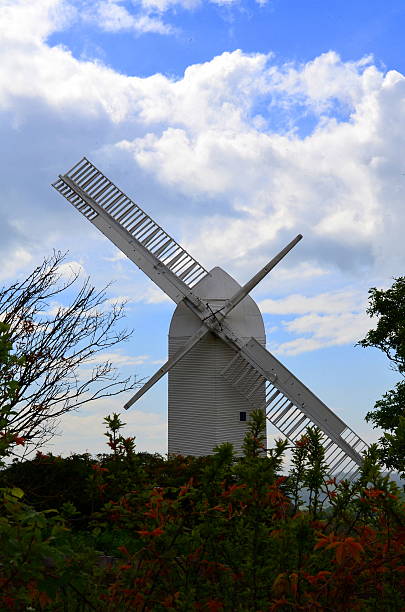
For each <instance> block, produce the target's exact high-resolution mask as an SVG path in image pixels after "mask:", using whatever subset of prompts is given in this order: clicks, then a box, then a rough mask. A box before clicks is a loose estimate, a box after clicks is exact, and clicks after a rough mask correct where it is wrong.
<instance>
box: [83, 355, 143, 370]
mask: <svg viewBox="0 0 405 612" xmlns="http://www.w3.org/2000/svg"><path fill="white" fill-rule="evenodd" d="M102 361H110V362H111V363H112V365H113V366H114V367H117V368H122V367H124V366H125V367H127V366H137V365H142V364H144V363H155V362H154V361H153V362H151V361H150V356H149V355H123V354H122V353H119V352H110V353H97V354H96V355H94V356H93V357H90V358H89V359H87V360H86V365H88V364H96V363H100V362H102Z"/></svg>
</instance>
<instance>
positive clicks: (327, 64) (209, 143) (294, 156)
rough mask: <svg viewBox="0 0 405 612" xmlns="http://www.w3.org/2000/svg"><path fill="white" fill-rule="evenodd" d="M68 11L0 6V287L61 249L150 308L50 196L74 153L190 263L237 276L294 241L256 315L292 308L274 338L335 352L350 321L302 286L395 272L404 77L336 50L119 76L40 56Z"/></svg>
mask: <svg viewBox="0 0 405 612" xmlns="http://www.w3.org/2000/svg"><path fill="white" fill-rule="evenodd" d="M169 4H170V3H169V2H164V1H163V0H162V3H161V4H158V3H155V4H154V5H153V7H154V10H156V11H157V12H159V11H160V12H163V11H166V10H168V8H169ZM192 5H193V3H192V2H190V3H189V4H187V6H186V5H184V6H186V8H187V7H188V8H190V9H191V8H192ZM78 6H79V5H78V3H72V2H67V1H63V0H40V1H38V2H35V3H29V2H26V1H25V0H13V2H11V1H9V0H2V1H1V3H0V9H1V19H0V40H1V42H0V50H1V53H2V70H1V76H0V113H2V115H1V118H2V121H1V122H0V137H1V138H2V142H3V143H4V144H5V146H6V147H7V150H8V151H10V154H9V158H8V159H7V160H6V163H5V165H4V167H3V168H2V170H3V171H4V176H3V177H2V182H1V185H2V187H1V197H2V202H4V203H5V204H4V205H3V207H4V213H3V223H2V226H1V227H0V249H1V250H2V252H3V253H5V252H6V250H7V254H10V255H8V256H9V261H8V264H7V266H8V267H7V266H6V269H5V271H3V272H2V274H8V275H12V274H14V273H16V272H17V271H18V268H19V267H23V266H24V265H26V264H27V263H28V262H29V261H30V258H32V257H33V256H34V254H36V253H38V252H43V250H44V248H48V247H49V246H50V245H52V246H54V245H55V244H61V243H62V244H65V243H66V240H67V236H68V237H69V243H70V245H71V246H72V245H73V247H74V249H75V253H74V258H75V259H76V260H77V261H80V262H83V263H81V265H84V266H85V267H86V270H88V271H89V272H91V273H92V275H95V282H96V281H97V278H98V277H99V278H103V281H102V283H101V284H105V278H106V275H107V277H110V278H111V277H115V278H117V282H118V287H117V293H118V294H121V295H127V296H129V297H130V299H133V297H132V296H134V295H137V296H138V297H137V299H138V300H139V299H141V300H143V301H145V302H147V303H151V304H153V303H157V302H159V301H160V300H163V299H165V297H164V296H163V294H161V293H160V292H159V291H157V290H155V289H152V285H148V286H146V285H145V284H144V281H143V280H141V276H139V275H138V276H136V275H133V270H132V268H130V266H127V265H126V263H127V262H126V261H125V260H124V259H121V257H117V256H116V255H113V257H111V256H110V255H109V254H110V253H111V250H109V248H108V247H106V242H105V240H104V238H103V237H102V236H100V235H99V234H98V233H97V231H96V230H95V229H94V228H92V227H91V225H90V224H89V223H87V221H85V220H84V219H83V218H82V217H81V216H80V215H79V214H78V213H77V212H76V211H73V210H72V209H71V208H70V207H68V206H67V205H66V204H62V202H61V201H60V200H58V201H57V197H58V196H57V195H56V194H55V193H51V192H50V190H49V187H48V185H49V183H50V182H51V181H52V180H54V179H55V178H56V176H57V174H58V173H59V172H61V171H64V170H65V169H67V168H68V167H69V166H70V165H72V164H73V163H74V162H75V161H76V160H77V159H78V158H79V157H80V156H81V155H82V154H83V153H87V155H88V156H89V157H90V158H94V160H95V161H96V163H97V164H98V165H100V167H102V169H103V170H104V171H105V173H106V174H107V175H109V176H110V177H111V178H112V179H113V180H114V182H116V183H117V184H119V185H120V186H122V187H123V188H124V189H125V190H126V191H128V192H129V194H130V195H133V196H134V198H135V199H136V200H137V201H138V200H140V201H141V202H142V204H143V207H144V208H145V209H147V210H148V212H150V213H151V215H152V216H154V217H155V218H156V219H157V220H158V221H159V222H160V223H161V224H162V225H163V226H164V227H165V228H166V229H167V230H168V231H169V233H170V234H172V235H174V237H175V238H176V239H178V240H179V241H180V242H181V243H182V244H183V245H184V246H185V247H186V248H187V249H188V250H189V251H190V252H191V253H192V254H193V255H195V256H196V257H197V258H198V259H199V260H200V261H201V263H202V264H203V265H204V266H206V267H209V266H214V265H221V266H223V267H224V268H225V269H227V270H228V271H229V272H231V273H233V274H235V276H237V277H238V280H241V281H244V280H246V279H247V278H249V277H250V276H252V274H253V273H254V272H256V271H257V269H258V268H259V267H261V266H262V265H263V264H264V263H265V262H266V261H267V260H268V259H269V256H271V255H272V254H273V253H274V252H276V251H277V250H278V249H279V248H280V247H281V246H283V244H285V243H286V242H287V241H288V240H289V239H291V238H292V237H293V236H294V235H295V234H296V233H298V232H302V233H303V234H304V241H302V243H300V245H299V247H297V249H295V250H294V251H293V253H292V254H291V255H289V256H288V258H287V259H286V260H285V261H284V262H283V263H282V264H280V266H279V267H278V269H276V270H275V272H274V274H273V275H272V279H274V284H272V285H271V284H270V281H269V284H267V282H266V284H265V285H264V286H265V287H266V288H267V287H269V288H270V287H272V289H271V290H272V291H274V292H275V295H277V296H279V293H278V291H281V290H282V288H284V289H285V288H286V287H287V286H289V287H290V288H291V287H294V288H293V296H290V297H288V296H287V297H285V298H283V299H284V302H280V301H278V299H275V298H274V297H272V298H271V299H269V298H267V299H264V300H262V304H261V305H262V308H263V309H264V310H265V312H267V311H269V312H270V311H272V309H273V311H274V309H277V308H278V309H279V313H281V310H282V309H287V312H291V313H292V312H293V311H292V310H291V309H292V308H298V310H297V311H296V312H295V313H294V314H297V315H299V317H296V318H295V319H294V321H295V323H292V322H290V323H288V325H287V324H285V326H284V329H285V330H286V332H288V333H291V334H296V335H299V334H301V335H302V337H303V338H304V340H305V342H304V340H303V342H302V344H301V345H300V346H301V347H303V346H305V347H306V349H305V350H308V349H309V348H311V347H312V348H317V346H320V344H319V343H321V342H322V341H324V342H326V343H328V342H329V344H333V343H336V344H339V343H342V342H348V341H349V336H350V334H348V335H346V336H345V335H344V333H343V330H344V328H345V326H346V328H347V329H354V326H355V325H360V318H359V317H360V315H359V312H360V311H359V310H358V309H357V310H356V309H353V303H352V302H351V300H352V298H353V296H352V297H350V296H348V295H346V294H345V292H342V291H341V293H338V292H335V293H334V292H332V293H330V292H329V294H328V293H327V292H326V291H323V292H322V290H319V292H318V295H317V296H316V297H313V296H312V297H311V295H310V294H309V293H306V291H307V289H308V286H309V283H314V282H317V283H318V286H319V285H320V283H321V282H323V281H325V282H326V281H327V282H328V283H330V286H340V285H341V284H342V278H344V277H346V278H345V281H344V282H345V283H346V284H347V282H350V283H355V282H357V281H358V282H359V281H360V280H361V281H362V283H363V284H362V287H363V286H366V285H365V283H366V282H367V286H370V285H371V284H374V283H380V282H386V279H387V278H388V277H391V276H393V275H395V274H399V273H401V271H402V270H403V249H402V236H403V233H404V229H405V228H404V215H403V214H402V210H403V202H402V199H403V196H402V194H403V188H404V175H403V167H402V160H401V159H400V156H398V154H397V152H398V151H399V150H401V149H403V148H404V145H405V135H404V133H403V131H401V130H400V129H398V126H399V125H401V122H403V120H404V118H405V117H404V114H405V110H404V109H405V106H404V104H403V102H404V98H405V78H404V77H403V75H401V74H399V73H398V72H395V71H390V72H388V73H386V74H385V73H384V72H383V71H381V70H380V69H378V68H377V67H376V66H375V65H374V64H373V61H372V58H364V59H359V60H353V61H348V62H344V61H342V60H341V59H340V58H339V56H338V55H337V54H336V53H334V52H329V53H325V54H323V55H321V56H319V57H317V58H314V59H313V60H312V61H311V62H307V63H306V64H302V65H299V64H291V63H288V64H284V65H280V64H277V63H276V62H275V60H274V58H272V56H271V55H265V54H247V53H243V52H242V51H234V52H227V53H223V54H222V55H220V56H218V57H215V58H213V59H212V60H210V61H207V62H205V63H202V64H198V65H194V66H189V67H188V68H187V69H186V71H185V73H184V75H183V76H181V77H168V76H164V75H161V74H155V75H153V76H150V77H147V78H140V77H129V76H126V75H124V74H119V73H117V72H115V71H114V70H112V69H111V68H108V67H107V66H105V65H103V64H102V63H100V62H95V61H89V60H80V59H77V58H75V57H73V55H72V54H71V52H70V51H69V50H68V49H66V48H64V47H62V46H50V45H49V44H48V43H47V39H48V37H49V35H50V34H51V33H52V32H55V31H56V30H58V29H61V28H66V27H67V26H68V25H69V24H70V23H72V22H73V21H74V20H75V19H78V18H79V16H78V14H77V7H78ZM83 6H84V5H83ZM95 6H97V7H98V8H97V10H98V11H99V12H97V11H95V12H94V14H95V15H99V16H100V14H101V13H100V11H101V9H102V10H106V11H107V10H109V11H110V12H111V11H112V12H114V11H115V15H116V21H114V20H108V19H107V21H106V24H107V22H108V23H109V24H110V25H109V27H112V28H114V27H116V29H122V28H124V27H127V26H128V27H130V28H132V27H135V26H134V22H133V21H132V20H133V19H136V18H137V17H136V12H134V9H133V6H134V5H130V3H124V2H117V1H116V2H113V1H110V2H98V3H97V5H95ZM144 6H145V7H146V8H147V6H148V5H147V3H146V2H145V4H144ZM103 7H104V8H103ZM149 7H152V3H149ZM153 7H152V8H153ZM146 8H145V10H146ZM151 10H152V9H151ZM145 14H146V13H145ZM106 15H107V14H106ZM128 15H129V17H128ZM157 18H158V17H157ZM128 19H129V21H126V20H128ZM114 23H115V24H116V25H115V26H114ZM100 24H101V21H100V23H99V25H100ZM125 24H127V25H125ZM100 27H101V26H100ZM106 27H107V25H106ZM275 116H278V117H279V118H280V117H281V118H282V120H283V122H284V123H283V125H284V129H282V130H280V129H276V127H275V123H274V121H273V119H274V117H275ZM303 117H304V120H303ZM308 118H310V119H311V121H310V122H309V123H306V119H308ZM101 261H102V267H101V266H100V265H97V264H96V262H101ZM97 275H98V276H97ZM243 276H245V278H243ZM322 296H323V297H322ZM353 299H354V298H353ZM356 299H357V298H356ZM322 300H323V302H325V304H326V302H327V303H328V306H327V308H328V309H326V310H325V308H326V306H325V305H324V306H322V308H321V306H320V304H321V302H322ZM357 307H358V303H357V302H356V308H357ZM266 309H267V310H266ZM284 312H285V310H284ZM301 315H302V316H301ZM345 316H348V317H352V319H350V320H349V319H347V320H346V321H345V319H344V317H345ZM353 317H354V318H353ZM356 317H357V318H356ZM321 319H322V320H321ZM326 328H328V329H329V332H327V330H326ZM339 329H340V330H341V331H339ZM316 330H318V332H316ZM305 334H307V336H305ZM317 334H318V335H317ZM320 334H321V335H320ZM308 335H309V337H308ZM350 337H351V336H350ZM358 337H359V333H356V338H358ZM322 339H324V340H322ZM293 342H296V339H294V340H293ZM311 343H312V344H311ZM317 343H318V344H317ZM294 346H295V348H294V347H290V350H297V345H294Z"/></svg>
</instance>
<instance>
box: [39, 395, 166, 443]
mask: <svg viewBox="0 0 405 612" xmlns="http://www.w3.org/2000/svg"><path fill="white" fill-rule="evenodd" d="M123 404H124V399H123V398H120V397H119V396H117V397H110V398H103V399H100V400H98V401H97V402H95V403H93V404H92V406H91V408H87V409H86V408H81V409H80V410H77V411H72V412H70V413H68V414H66V415H64V416H63V417H62V419H61V421H60V426H59V429H60V431H61V432H63V433H62V435H61V436H60V437H56V438H54V439H53V440H52V441H51V442H49V443H48V444H46V445H45V446H44V447H43V448H42V449H41V450H42V452H49V451H51V452H57V453H60V454H62V455H69V454H70V453H73V452H74V453H85V452H89V453H91V454H92V455H96V454H97V453H106V452H109V449H108V446H107V444H106V438H105V436H104V432H105V431H106V426H105V425H104V424H103V419H104V417H105V416H106V415H107V414H112V413H113V412H117V413H119V414H120V418H121V420H122V421H123V422H124V423H126V426H125V427H124V429H123V430H122V433H123V435H125V436H135V438H136V439H135V444H136V450H137V451H139V452H140V451H147V452H151V453H153V452H159V453H162V454H164V453H166V452H167V442H166V440H167V418H166V415H163V414H159V413H155V412H150V411H141V410H134V409H131V410H129V411H128V412H127V411H125V410H123V409H122V408H123ZM55 447H56V449H57V451H55V450H54V448H55Z"/></svg>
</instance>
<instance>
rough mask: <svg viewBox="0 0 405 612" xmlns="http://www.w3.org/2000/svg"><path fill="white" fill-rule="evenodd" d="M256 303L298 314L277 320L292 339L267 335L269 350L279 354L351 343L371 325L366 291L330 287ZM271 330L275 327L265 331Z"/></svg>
mask: <svg viewBox="0 0 405 612" xmlns="http://www.w3.org/2000/svg"><path fill="white" fill-rule="evenodd" d="M259 306H260V308H261V310H262V312H264V313H267V314H270V315H281V316H288V315H299V316H295V317H292V318H289V319H287V320H286V319H283V320H281V322H280V324H281V326H282V327H283V329H284V331H285V332H287V334H289V335H290V336H295V337H294V338H293V339H289V340H286V341H283V342H275V341H272V339H271V337H269V346H270V350H271V351H272V352H275V353H277V354H279V355H298V354H300V353H304V352H309V351H314V350H317V349H320V348H326V347H328V346H340V345H344V344H354V343H356V342H357V341H358V340H359V338H361V337H363V336H364V335H365V334H366V332H367V331H368V330H369V329H370V327H372V322H371V321H370V318H369V317H368V316H367V314H366V300H365V295H364V293H363V292H360V291H354V290H343V291H331V292H327V293H321V294H318V295H314V296H310V297H308V296H305V295H302V294H293V295H289V296H286V297H284V298H280V299H266V300H263V301H262V302H260V303H259ZM271 331H277V328H273V330H268V333H269V334H270V332H271Z"/></svg>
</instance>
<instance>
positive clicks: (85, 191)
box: [53, 157, 208, 289]
mask: <svg viewBox="0 0 405 612" xmlns="http://www.w3.org/2000/svg"><path fill="white" fill-rule="evenodd" d="M53 187H55V189H56V190H57V191H59V193H61V194H62V195H63V196H64V197H65V198H66V199H67V200H68V201H69V202H70V203H71V204H73V206H75V208H77V209H78V210H79V211H80V212H81V213H82V214H83V215H84V216H85V217H87V219H89V220H90V221H92V222H93V223H94V224H95V225H98V224H97V222H96V220H97V217H98V216H99V215H103V217H104V218H107V219H110V220H113V221H114V222H115V224H118V225H119V227H120V228H121V230H124V231H125V232H126V233H128V234H130V236H131V239H132V241H134V240H135V241H136V242H137V243H139V245H141V247H143V249H146V250H147V251H148V253H149V254H150V255H151V256H153V258H154V259H156V260H157V262H158V263H160V264H161V265H163V266H165V268H166V269H168V270H170V271H171V272H172V273H173V274H174V275H175V276H176V277H177V279H178V280H179V281H181V282H182V283H184V284H185V286H186V287H185V288H186V289H187V288H189V289H191V288H192V287H193V286H194V285H195V284H196V283H197V282H198V281H200V280H201V279H202V278H203V277H204V276H205V275H206V274H208V272H207V270H206V269H205V268H204V267H203V266H202V265H201V264H200V263H199V262H198V261H197V260H196V259H194V258H193V257H192V256H191V255H190V254H189V253H188V252H187V251H186V250H185V249H183V247H181V246H180V245H179V244H178V243H177V242H176V241H175V240H174V239H173V238H172V237H171V236H169V234H167V233H166V232H165V230H164V229H162V228H161V227H160V226H159V225H158V224H157V223H156V222H155V221H153V219H151V217H149V215H147V214H146V213H145V212H144V211H143V210H142V208H140V207H139V206H138V205H137V204H135V202H133V201H132V200H131V199H130V198H129V197H128V196H127V195H126V194H125V193H124V192H122V191H121V190H120V189H119V188H118V187H117V186H116V185H114V183H112V182H111V181H110V180H109V179H108V178H107V177H106V176H105V175H104V174H103V173H102V172H101V171H100V170H98V168H96V167H95V166H94V165H93V164H92V163H91V162H90V161H89V160H88V159H86V157H83V159H81V160H80V161H79V162H78V163H77V164H76V165H75V166H73V168H71V169H70V170H69V171H68V172H67V173H66V174H64V175H60V176H59V179H58V180H57V181H56V182H55V183H53ZM106 216H107V217H106ZM100 229H102V231H104V230H103V228H100ZM108 237H110V236H109V235H108ZM154 280H155V279H154Z"/></svg>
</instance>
